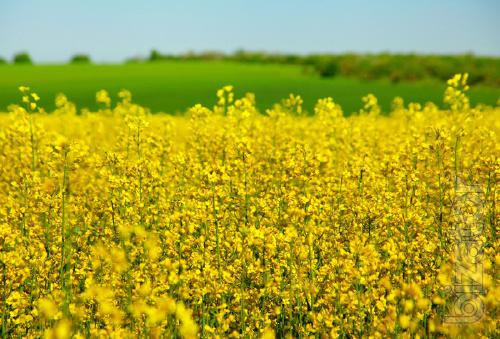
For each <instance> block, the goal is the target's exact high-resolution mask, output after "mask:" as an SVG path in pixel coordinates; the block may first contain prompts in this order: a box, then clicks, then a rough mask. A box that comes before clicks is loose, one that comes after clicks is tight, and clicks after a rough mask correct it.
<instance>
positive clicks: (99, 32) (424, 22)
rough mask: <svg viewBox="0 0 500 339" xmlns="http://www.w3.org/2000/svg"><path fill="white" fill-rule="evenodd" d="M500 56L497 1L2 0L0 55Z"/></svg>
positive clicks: (44, 58)
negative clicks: (266, 53) (261, 53)
mask: <svg viewBox="0 0 500 339" xmlns="http://www.w3.org/2000/svg"><path fill="white" fill-rule="evenodd" d="M153 48H155V49H158V50H160V51H163V52H170V53H180V52H185V51H188V50H195V51H203V50H218V51H224V52H232V51H234V50H236V49H238V48H244V49H247V50H264V51H270V52H292V53H301V54H305V53H314V52H333V53H339V52H348V51H353V52H382V51H389V52H417V53H440V54H442V53H446V54H448V53H452V54H455V53H464V52H473V53H475V54H480V55H496V56H500V1H499V0H469V1H465V0H418V1H417V0H414V1H405V0H388V1H382V0H371V1H369V0H350V1H347V0H346V1H337V0H308V1H305V0H304V1H297V0H251V1H244V0H230V1H222V0H178V1H170V0H163V1H161V0H142V1H140V0H135V1H130V0H121V1H111V0H100V1H99V0H77V1H75V0H0V56H2V57H4V58H9V59H10V58H11V57H12V55H13V54H14V53H16V52H19V51H28V52H29V53H30V54H31V55H32V56H33V58H34V59H35V61H38V62H58V61H65V60H67V59H69V58H70V56H71V55H73V54H75V53H78V52H83V53H88V54H90V55H91V56H92V58H93V59H94V60H96V61H102V62H114V61H122V60H124V59H125V58H127V57H131V56H140V55H142V56H145V55H148V54H149V51H150V50H151V49H153Z"/></svg>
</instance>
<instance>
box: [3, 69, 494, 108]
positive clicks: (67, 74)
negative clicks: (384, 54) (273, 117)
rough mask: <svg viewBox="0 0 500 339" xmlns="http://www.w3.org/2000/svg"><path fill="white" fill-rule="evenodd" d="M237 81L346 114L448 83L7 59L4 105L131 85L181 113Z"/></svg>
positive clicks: (490, 97) (438, 97) (482, 93)
mask: <svg viewBox="0 0 500 339" xmlns="http://www.w3.org/2000/svg"><path fill="white" fill-rule="evenodd" d="M228 84H231V85H234V86H235V92H236V95H243V94H244V93H245V92H254V93H255V94H256V98H257V106H258V107H259V108H261V109H264V108H267V107H270V106H272V104H273V103H276V102H278V101H279V100H280V99H281V98H283V97H286V96H288V94H289V93H295V94H299V95H301V96H302V97H303V99H304V107H305V109H306V110H308V111H312V109H313V107H314V104H315V102H316V100H317V99H319V98H322V97H327V96H331V97H333V98H334V100H335V101H336V102H337V103H339V104H341V105H342V107H343V108H344V112H345V114H349V113H350V112H353V111H358V110H359V109H360V107H361V105H362V104H361V101H360V98H361V97H362V96H364V95H366V94H368V93H373V94H375V95H376V96H377V97H378V98H379V101H380V103H381V105H382V108H383V109H385V110H387V109H388V108H389V105H390V102H391V100H392V99H393V98H394V97H395V96H401V97H403V98H404V99H405V102H410V101H416V102H422V103H423V102H425V101H428V100H432V101H433V102H435V103H437V104H440V103H441V102H442V97H443V92H444V89H445V86H446V85H445V83H444V82H441V81H437V80H426V81H418V82H412V83H405V82H402V83H392V82H390V81H389V80H376V81H362V80H356V79H352V78H344V77H334V78H321V77H319V76H318V75H315V74H308V73H306V72H304V68H303V67H302V66H300V65H283V64H279V65H278V64H251V63H235V62H228V61H176V60H173V61H164V62H160V63H138V64H125V65H90V64H76V65H1V66H0V110H5V108H6V107H7V106H8V105H9V104H11V103H17V102H19V100H20V94H19V93H18V90H17V87H18V86H19V85H28V86H31V87H32V88H33V89H34V90H35V91H36V92H37V93H38V94H39V95H40V96H41V97H42V102H41V104H42V106H44V107H46V109H52V108H53V107H54V103H53V101H54V97H55V95H56V94H57V93H59V92H63V93H65V94H66V95H67V96H68V98H69V99H70V100H72V101H74V102H75V103H76V104H77V105H78V106H79V107H80V108H81V107H89V108H91V109H92V108H95V107H96V104H95V92H97V91H98V90H100V89H106V90H108V91H109V92H110V93H111V94H112V95H114V96H116V93H117V92H118V91H119V90H120V89H122V88H126V89H129V90H130V91H131V92H132V93H133V97H134V100H135V101H136V102H138V103H140V104H142V105H145V106H147V107H149V108H151V110H152V111H153V112H158V111H162V112H168V113H176V112H182V111H185V109H186V108H188V107H190V106H192V105H194V104H196V103H202V104H204V105H207V106H212V105H213V104H214V103H215V100H216V97H215V92H216V90H217V89H218V88H220V87H222V86H223V85H228ZM470 95H471V99H472V102H473V103H477V102H482V103H485V104H489V105H493V104H495V103H496V101H497V99H498V98H499V97H500V88H498V87H485V86H482V85H478V86H473V88H472V89H471V91H470Z"/></svg>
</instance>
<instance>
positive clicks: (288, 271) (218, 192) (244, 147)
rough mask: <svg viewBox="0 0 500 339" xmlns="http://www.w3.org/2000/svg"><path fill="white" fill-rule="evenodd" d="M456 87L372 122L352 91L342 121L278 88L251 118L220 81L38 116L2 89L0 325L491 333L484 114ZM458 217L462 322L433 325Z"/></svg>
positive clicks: (18, 331)
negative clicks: (175, 112) (173, 111)
mask: <svg viewBox="0 0 500 339" xmlns="http://www.w3.org/2000/svg"><path fill="white" fill-rule="evenodd" d="M466 81H467V77H466V76H462V75H460V76H456V77H454V78H453V79H452V80H451V81H450V82H449V88H448V89H447V91H446V94H445V103H446V104H447V105H448V107H449V109H448V108H446V109H439V108H438V107H437V106H436V105H434V104H431V103H427V104H425V105H421V104H417V103H410V104H408V105H405V104H404V102H403V100H402V99H401V98H397V99H395V101H394V103H393V111H392V112H391V113H390V114H389V115H388V116H385V115H383V114H381V110H380V107H379V105H378V102H377V99H376V97H375V96H373V95H368V96H367V97H365V98H364V99H363V105H364V107H363V109H362V110H361V111H360V112H359V114H356V115H353V116H350V117H345V116H344V115H343V112H342V109H341V107H340V106H339V105H338V104H336V103H335V102H334V100H333V99H332V98H325V99H321V100H319V101H318V103H317V105H316V108H315V110H314V112H315V114H314V116H306V115H305V114H303V111H302V107H301V105H302V99H301V98H300V97H299V96H295V95H291V96H290V97H289V98H287V99H285V100H283V101H282V102H281V103H280V104H277V105H276V106H275V107H273V108H272V109H269V110H268V111H266V113H265V114H260V113H259V112H258V110H257V108H256V107H255V97H254V96H253V95H252V94H247V95H245V96H244V97H242V98H235V96H234V93H233V88H232V87H231V86H226V87H224V88H223V89H221V90H220V91H218V92H217V97H218V101H217V104H216V106H215V107H214V108H213V109H210V108H207V107H203V106H201V105H196V106H194V107H192V108H191V109H190V110H189V111H188V112H187V113H186V116H181V117H174V116H166V115H151V114H150V112H149V110H148V109H146V108H144V107H142V106H139V105H137V104H135V103H134V102H133V100H132V94H131V93H130V92H128V91H121V92H120V93H119V96H118V98H119V99H118V102H117V103H115V104H113V103H112V100H111V97H110V96H109V94H108V93H107V92H105V91H100V92H98V94H97V96H96V99H97V101H98V102H99V103H100V104H101V109H100V110H99V111H97V112H90V111H83V112H81V114H77V110H76V107H75V105H74V104H73V103H71V102H70V101H69V100H68V98H66V97H65V96H64V95H62V94H61V95H58V96H57V98H56V107H57V108H56V112H53V113H45V112H44V111H43V110H38V111H36V109H37V108H38V106H37V102H38V99H39V97H38V96H37V95H36V94H35V93H33V92H31V91H30V89H29V88H26V87H22V88H21V92H22V105H12V106H10V107H9V111H10V112H9V113H8V114H4V115H2V116H1V117H0V161H1V163H2V164H3V165H2V166H0V281H1V283H0V311H1V312H0V313H1V319H0V326H1V327H0V333H1V334H2V336H3V337H4V338H5V337H24V336H27V337H47V338H88V337H92V338H94V337H114V338H136V337H153V338H159V337H166V338H170V337H182V338H195V337H203V338H207V337H233V338H254V337H261V338H273V337H318V338H319V337H321V338H328V337H332V338H335V337H343V338H365V337H369V338H387V337H401V338H424V337H425V338H441V337H449V338H454V337H457V336H462V337H474V338H477V337H495V336H496V335H498V308H499V304H498V300H500V290H499V288H498V284H497V280H498V270H497V268H498V265H499V264H500V255H499V254H498V251H497V248H498V244H499V241H498V238H497V233H496V232H497V215H498V201H497V199H498V192H497V187H498V175H499V171H500V167H499V157H498V155H499V142H498V133H499V128H500V108H499V107H486V106H484V105H483V106H477V107H471V106H470V103H469V101H468V98H467V96H466V94H465V92H466V89H467V87H466V86H467V85H466ZM33 104H34V105H33ZM463 186H467V187H474V190H475V192H476V193H477V195H476V198H474V199H473V200H471V201H472V203H467V202H466V201H465V202H464V200H463V199H461V198H459V194H460V187H463ZM457 206H459V207H460V206H462V207H463V211H462V210H460V211H457V208H458V207H457ZM465 214H467V215H468V216H469V219H470V218H472V221H473V222H477V223H480V225H481V227H480V228H477V227H476V229H480V234H479V235H478V236H479V238H480V240H481V244H482V248H481V263H482V271H481V279H480V282H481V286H480V287H481V288H480V291H479V292H478V300H479V301H480V303H481V305H482V308H481V312H482V313H481V317H480V319H476V321H474V322H462V323H457V322H454V323H453V322H452V323H450V322H447V321H446V319H447V318H446V317H447V315H449V314H450V312H451V311H452V309H453V307H456V303H457V301H456V295H454V294H453V293H449V290H448V289H447V288H448V287H449V286H450V285H453V283H454V282H456V281H455V280H456V277H454V275H453V264H454V262H456V260H457V258H456V257H454V255H453V252H454V246H455V242H456V241H455V240H456V239H455V236H454V234H455V233H456V229H457V224H459V223H460V222H461V221H460V220H462V219H461V218H463V217H464V215H465ZM471 216H472V217H471ZM469 221H470V220H469ZM475 279H476V280H477V281H479V278H477V277H476V278H475ZM464 307H466V308H467V307H470V306H467V305H465V306H464Z"/></svg>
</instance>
